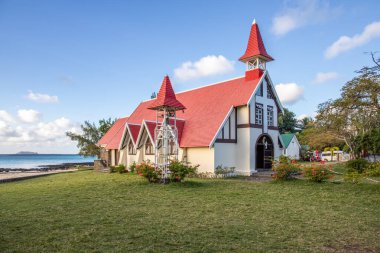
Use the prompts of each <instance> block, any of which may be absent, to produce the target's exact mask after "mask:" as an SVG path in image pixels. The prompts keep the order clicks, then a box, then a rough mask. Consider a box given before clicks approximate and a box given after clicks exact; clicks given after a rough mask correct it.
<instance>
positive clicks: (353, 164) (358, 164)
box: [346, 158, 369, 173]
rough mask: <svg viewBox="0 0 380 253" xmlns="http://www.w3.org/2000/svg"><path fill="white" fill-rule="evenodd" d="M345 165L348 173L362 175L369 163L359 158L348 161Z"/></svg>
mask: <svg viewBox="0 0 380 253" xmlns="http://www.w3.org/2000/svg"><path fill="white" fill-rule="evenodd" d="M346 165H347V167H348V168H349V172H355V171H356V172H358V173H362V172H363V171H364V170H365V169H366V168H367V167H368V166H369V162H368V161H367V160H366V159H363V158H359V159H355V160H351V161H348V162H347V164H346Z"/></svg>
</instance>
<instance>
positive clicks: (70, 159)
mask: <svg viewBox="0 0 380 253" xmlns="http://www.w3.org/2000/svg"><path fill="white" fill-rule="evenodd" d="M94 159H96V157H84V156H81V155H78V154H0V168H7V169H33V168H39V167H41V166H47V165H58V164H63V163H86V162H93V161H94Z"/></svg>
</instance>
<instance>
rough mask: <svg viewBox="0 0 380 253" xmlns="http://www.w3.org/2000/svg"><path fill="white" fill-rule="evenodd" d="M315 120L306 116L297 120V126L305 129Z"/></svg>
mask: <svg viewBox="0 0 380 253" xmlns="http://www.w3.org/2000/svg"><path fill="white" fill-rule="evenodd" d="M313 122H314V120H313V118H312V117H304V118H302V119H300V120H298V122H297V127H298V128H300V129H301V130H303V129H305V128H306V127H307V126H308V125H309V124H311V123H313Z"/></svg>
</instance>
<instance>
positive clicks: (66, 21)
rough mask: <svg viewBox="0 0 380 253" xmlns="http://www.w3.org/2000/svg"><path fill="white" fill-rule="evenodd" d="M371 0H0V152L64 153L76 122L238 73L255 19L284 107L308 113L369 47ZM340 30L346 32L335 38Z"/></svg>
mask: <svg viewBox="0 0 380 253" xmlns="http://www.w3.org/2000/svg"><path fill="white" fill-rule="evenodd" d="M379 9H380V1H375V0H374V1H331V2H330V1H316V0H315V1H252V0H251V1H242V0H241V1H222V0H218V1H211V0H210V1H115V0H111V1H68V0H66V1H59V0H56V1H39V0H34V1H22V0H17V1H7V0H0V31H1V32H0V87H1V93H0V153H13V152H17V151H20V150H30V151H37V152H40V153H75V152H77V149H76V147H75V143H71V142H70V141H69V140H67V138H66V137H65V136H64V132H65V131H66V130H72V131H77V129H78V125H79V124H80V123H81V122H83V121H85V120H90V121H97V120H98V119H101V118H108V117H113V118H115V117H121V116H126V115H129V114H130V113H131V112H132V111H133V109H134V108H135V107H136V106H137V105H138V103H139V102H141V101H142V100H145V99H149V98H150V95H151V93H152V92H153V91H157V90H158V89H159V86H160V84H161V81H162V79H163V76H164V75H165V74H168V75H169V76H170V77H171V80H172V82H173V85H174V89H175V90H176V91H181V90H186V89H190V88H194V87H198V86H202V85H206V84H210V83H213V82H218V81H222V80H225V79H229V78H233V77H237V76H242V75H243V74H244V70H245V66H244V64H243V63H240V62H239V61H238V60H237V59H238V58H239V57H240V56H241V55H242V54H243V53H244V50H245V47H246V43H247V39H248V35H249V30H250V25H251V23H252V20H253V18H256V20H257V23H258V25H259V27H260V30H261V34H262V37H263V39H264V43H265V45H266V48H267V51H268V53H269V54H270V55H272V56H273V57H274V58H275V61H273V62H270V63H268V64H267V69H268V71H269V73H270V75H271V78H272V80H273V82H274V84H275V85H277V88H278V92H279V93H280V97H281V98H282V99H283V101H284V104H285V107H287V108H289V109H290V110H292V111H294V112H295V113H296V114H297V116H301V115H310V116H313V115H314V113H315V110H316V108H317V105H318V104H319V103H321V102H324V101H326V100H328V99H330V98H336V97H337V96H339V93H340V88H341V87H342V86H343V85H344V83H345V82H346V81H348V80H350V79H351V78H352V77H353V76H355V73H354V71H355V70H358V69H360V68H361V67H362V66H364V65H370V64H371V61H370V57H369V55H368V54H365V53H364V52H369V51H379V50H380V23H379V22H380V16H379V12H378V10H379ZM342 36H347V37H343V38H342Z"/></svg>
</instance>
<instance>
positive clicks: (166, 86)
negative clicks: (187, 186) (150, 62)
mask: <svg viewBox="0 0 380 253" xmlns="http://www.w3.org/2000/svg"><path fill="white" fill-rule="evenodd" d="M148 109H150V110H155V111H156V127H155V131H154V143H155V151H154V160H155V161H154V163H155V166H156V168H158V169H160V170H161V172H162V179H163V183H167V182H168V176H169V173H170V171H169V169H168V166H169V163H170V158H174V159H175V160H177V159H178V146H179V143H178V130H177V118H176V111H179V110H182V111H184V110H185V109H186V107H185V106H184V105H183V104H182V103H181V102H179V101H178V100H177V98H176V95H175V93H174V90H173V87H172V84H171V82H170V79H169V76H167V75H166V76H165V77H164V80H163V81H162V84H161V88H160V91H159V92H158V94H157V98H155V100H153V102H152V104H151V105H150V106H149V107H148ZM173 156H174V157H173Z"/></svg>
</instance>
